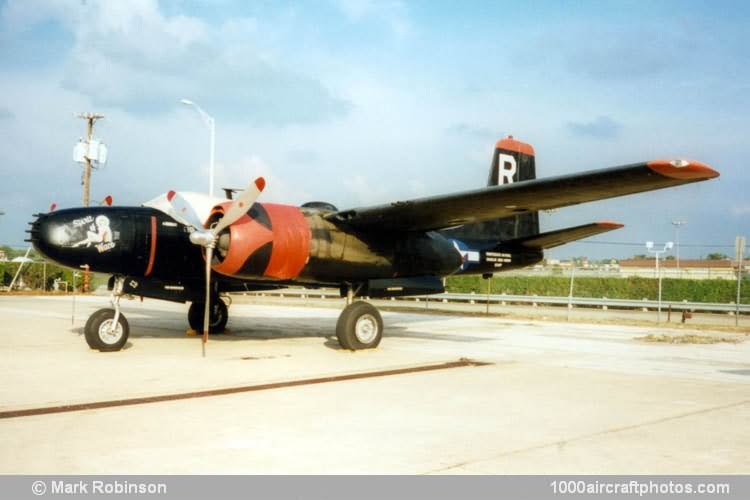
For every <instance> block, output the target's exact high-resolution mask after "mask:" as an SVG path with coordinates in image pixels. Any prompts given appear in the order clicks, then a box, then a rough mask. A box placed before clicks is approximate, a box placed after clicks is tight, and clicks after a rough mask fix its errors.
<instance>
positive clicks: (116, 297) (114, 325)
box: [83, 276, 130, 352]
mask: <svg viewBox="0 0 750 500" xmlns="http://www.w3.org/2000/svg"><path fill="white" fill-rule="evenodd" d="M124 284H125V278H123V277H121V276H118V277H116V278H115V283H114V287H113V288H112V307H113V308H112V309H110V308H104V309H99V310H98V311H96V312H95V313H94V314H92V315H91V316H89V319H88V321H86V326H84V327H83V333H84V336H85V337H86V343H87V344H88V345H89V347H90V348H91V349H95V350H97V351H101V352H111V351H119V350H120V349H122V347H123V346H124V345H125V343H126V342H127V341H128V336H129V335H130V325H128V320H127V319H125V316H124V315H123V314H122V313H121V312H120V297H122V293H123V292H122V290H123V286H124Z"/></svg>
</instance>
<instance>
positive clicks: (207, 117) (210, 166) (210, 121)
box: [180, 99, 216, 196]
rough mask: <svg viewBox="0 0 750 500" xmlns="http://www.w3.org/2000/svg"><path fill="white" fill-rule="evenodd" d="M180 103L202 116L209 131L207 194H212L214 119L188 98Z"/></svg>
mask: <svg viewBox="0 0 750 500" xmlns="http://www.w3.org/2000/svg"><path fill="white" fill-rule="evenodd" d="M180 102H181V103H182V104H185V105H186V106H192V107H193V108H194V109H195V110H196V111H197V112H198V114H199V115H200V116H201V118H203V121H204V122H205V123H206V126H207V127H208V131H209V143H210V145H209V148H210V152H209V160H208V194H209V195H211V196H213V195H214V153H215V149H216V120H214V119H213V117H212V116H211V115H209V114H208V113H206V112H205V111H204V110H203V108H201V107H200V106H198V105H197V104H195V103H194V102H193V101H191V100H190V99H180Z"/></svg>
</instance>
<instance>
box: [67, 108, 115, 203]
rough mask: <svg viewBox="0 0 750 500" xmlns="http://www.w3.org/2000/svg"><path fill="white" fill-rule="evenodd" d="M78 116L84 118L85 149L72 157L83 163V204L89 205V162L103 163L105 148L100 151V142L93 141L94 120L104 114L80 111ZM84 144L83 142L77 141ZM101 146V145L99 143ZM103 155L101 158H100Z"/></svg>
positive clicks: (90, 166)
mask: <svg viewBox="0 0 750 500" xmlns="http://www.w3.org/2000/svg"><path fill="white" fill-rule="evenodd" d="M78 118H81V119H83V120H86V122H87V124H86V142H85V144H86V148H85V149H86V151H85V153H83V154H80V155H77V154H76V153H75V152H74V159H75V160H76V161H78V162H81V163H83V164H84V165H83V206H84V207H88V206H89V190H90V188H91V168H92V165H91V162H92V161H96V162H98V163H104V161H106V155H107V154H106V148H105V149H104V152H100V151H99V148H100V144H99V143H97V142H94V140H93V139H94V122H96V120H100V119H102V118H104V115H102V114H99V113H81V114H79V115H78ZM79 144H84V143H79ZM101 146H103V145H101ZM102 156H103V158H102Z"/></svg>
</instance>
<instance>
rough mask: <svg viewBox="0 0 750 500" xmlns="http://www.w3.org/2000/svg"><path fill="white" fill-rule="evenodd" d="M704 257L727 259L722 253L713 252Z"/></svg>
mask: <svg viewBox="0 0 750 500" xmlns="http://www.w3.org/2000/svg"><path fill="white" fill-rule="evenodd" d="M706 259H708V260H728V259H729V256H727V255H724V254H723V253H719V252H714V253H710V254H708V255H706Z"/></svg>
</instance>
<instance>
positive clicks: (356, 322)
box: [336, 302, 383, 351]
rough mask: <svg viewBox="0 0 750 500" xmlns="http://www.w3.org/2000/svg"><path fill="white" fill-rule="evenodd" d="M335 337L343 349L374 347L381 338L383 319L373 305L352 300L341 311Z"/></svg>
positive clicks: (353, 349) (354, 349)
mask: <svg viewBox="0 0 750 500" xmlns="http://www.w3.org/2000/svg"><path fill="white" fill-rule="evenodd" d="M336 337H338V339H339V344H341V347H343V348H344V349H349V350H352V351H357V350H360V349H374V348H376V347H377V346H378V344H380V340H381V339H382V338H383V319H382V318H381V317H380V313H379V312H378V310H377V309H376V308H375V307H374V306H373V305H371V304H368V303H367V302H354V303H353V304H349V305H348V306H346V308H345V309H344V310H343V311H341V316H339V320H338V322H337V323H336Z"/></svg>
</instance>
